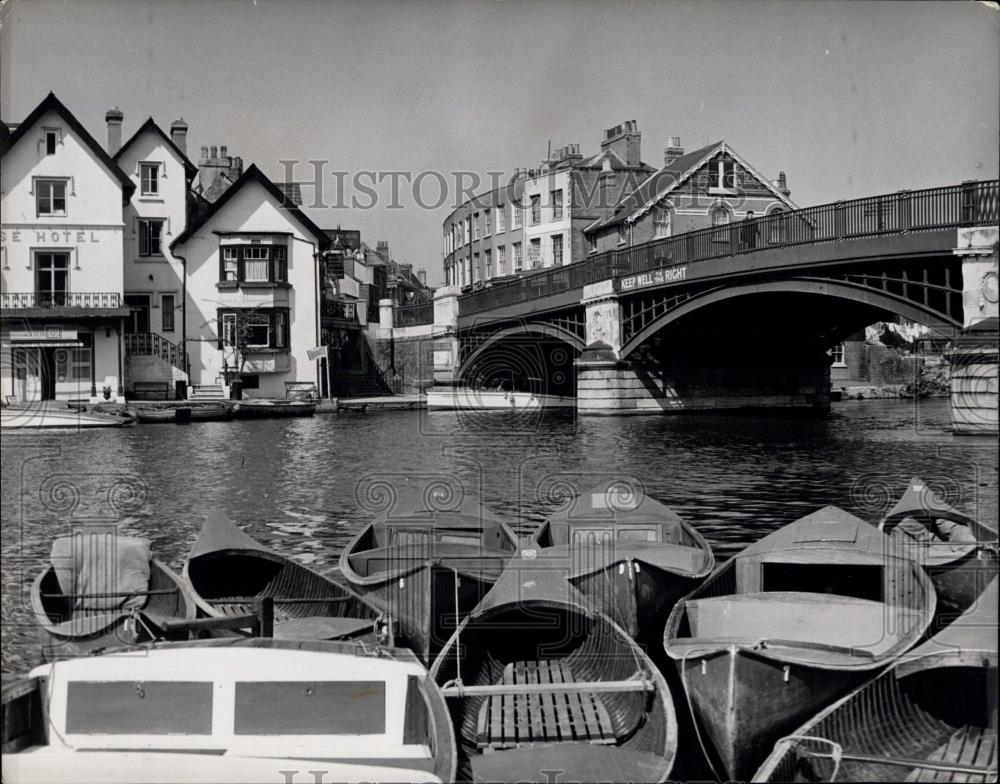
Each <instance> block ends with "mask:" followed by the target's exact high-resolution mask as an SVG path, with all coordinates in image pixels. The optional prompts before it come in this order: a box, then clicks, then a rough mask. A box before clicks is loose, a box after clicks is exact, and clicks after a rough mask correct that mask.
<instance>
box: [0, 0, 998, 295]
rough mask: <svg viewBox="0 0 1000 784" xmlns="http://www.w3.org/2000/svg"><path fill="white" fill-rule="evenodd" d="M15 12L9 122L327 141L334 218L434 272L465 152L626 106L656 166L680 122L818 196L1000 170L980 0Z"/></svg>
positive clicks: (66, 6)
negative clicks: (55, 106)
mask: <svg viewBox="0 0 1000 784" xmlns="http://www.w3.org/2000/svg"><path fill="white" fill-rule="evenodd" d="M0 25H2V27H0V117H2V118H3V120H4V121H6V122H18V121H19V120H20V119H22V118H23V117H24V116H25V115H27V114H28V112H30V111H31V109H32V108H34V106H35V105H36V104H37V103H38V102H39V101H41V100H42V98H44V97H45V95H46V94H47V93H48V92H49V91H52V92H55V93H56V95H57V96H58V97H59V98H60V99H61V100H62V101H63V103H65V104H66V105H67V106H68V107H69V108H70V109H71V110H72V111H73V112H74V113H75V114H76V115H77V117H78V118H79V119H80V120H81V121H82V122H83V123H84V125H86V127H87V128H88V129H89V130H90V131H91V133H92V134H93V135H94V136H95V138H97V139H98V140H99V141H101V142H104V141H105V140H106V136H107V134H106V130H105V125H104V113H105V111H106V110H107V109H108V108H110V107H111V106H117V107H119V108H120V109H121V110H122V111H123V112H124V113H125V124H124V129H123V136H124V138H128V136H130V135H131V133H132V132H134V131H135V130H136V129H137V128H138V127H139V125H140V124H141V123H142V122H143V121H144V120H145V119H146V118H147V117H148V116H150V115H152V116H153V117H154V118H155V119H156V120H157V121H158V122H159V123H160V124H161V126H162V127H163V128H164V129H165V130H167V129H168V128H169V125H170V123H171V121H172V120H174V119H175V118H177V117H180V116H183V118H184V119H185V120H186V121H187V122H188V124H189V126H190V131H189V135H188V152H189V155H190V157H191V158H192V160H193V161H195V162H196V163H197V157H198V154H199V151H200V148H201V146H202V145H222V144H226V145H228V148H229V152H230V154H231V155H240V156H241V157H242V158H243V159H244V163H245V164H246V165H249V163H250V162H255V163H256V164H257V165H258V166H259V167H260V168H261V169H262V170H263V171H264V172H265V173H266V174H268V175H269V176H271V177H272V178H274V179H278V180H280V179H283V178H284V172H285V168H284V167H283V166H282V165H281V164H280V163H279V161H282V160H298V161H303V162H305V161H309V160H321V161H326V162H328V163H326V164H324V168H323V170H324V172H327V175H326V178H325V179H324V185H325V187H324V199H325V201H326V202H327V206H325V207H322V208H312V209H310V210H308V212H309V214H310V216H311V217H312V218H314V219H315V220H316V221H317V223H319V225H320V226H322V227H324V228H326V227H329V228H332V227H334V226H337V225H342V226H343V227H344V228H356V229H360V230H361V231H362V236H363V239H365V241H367V242H368V243H369V244H370V245H373V246H374V244H375V242H376V241H377V240H382V239H384V240H387V241H388V242H389V244H390V248H391V250H392V254H393V256H394V257H395V258H396V259H397V260H398V261H403V262H410V263H412V264H413V265H414V267H415V268H425V269H427V271H428V278H429V282H431V283H440V282H441V280H442V271H441V222H442V220H443V219H444V218H445V217H446V216H447V214H448V213H449V212H450V211H451V209H453V208H454V206H456V204H455V201H456V198H458V196H457V188H456V187H455V185H456V176H455V175H454V174H453V173H454V172H462V171H468V172H475V173H478V175H479V176H480V177H482V178H483V182H484V186H483V188H482V189H483V190H485V189H486V187H487V185H486V184H485V183H486V182H487V181H488V175H487V173H488V172H491V171H496V172H504V173H505V176H509V175H510V174H511V173H512V172H513V171H514V169H516V168H518V167H520V168H530V167H537V166H538V164H539V162H540V161H541V160H543V159H544V158H545V157H546V154H547V150H548V148H549V145H550V144H551V146H552V148H553V149H555V148H557V147H561V146H563V145H564V144H567V143H578V144H580V145H581V152H582V153H583V154H584V155H587V154H591V153H595V152H598V151H599V149H600V147H599V144H600V139H601V138H602V135H603V130H604V129H605V128H609V127H611V126H613V125H617V124H618V123H620V122H623V121H624V120H632V119H634V120H636V121H637V123H638V126H639V130H640V131H641V132H642V158H643V160H645V161H647V162H649V163H651V164H653V165H654V166H659V165H660V164H661V163H662V160H663V148H664V146H665V144H666V137H668V136H680V138H681V144H682V146H683V147H685V148H686V149H687V150H693V149H695V148H697V147H700V146H703V145H704V144H707V143H710V142H714V141H717V140H719V139H725V140H726V141H727V142H729V143H730V145H731V146H732V147H733V148H734V149H735V150H737V151H738V152H739V153H740V154H741V155H743V157H744V158H746V159H747V160H748V161H749V162H750V163H751V164H752V165H753V166H754V167H755V168H756V169H757V170H758V171H759V172H761V173H762V174H764V175H765V176H767V177H769V178H776V177H777V175H778V172H779V170H783V171H785V172H786V173H787V177H788V185H789V187H790V188H791V190H792V199H793V200H794V201H795V202H796V203H797V204H799V205H800V206H810V205H814V204H822V203H826V202H830V201H836V200H838V199H850V198H856V197H860V196H866V195H873V194H877V193H887V192H891V191H895V190H899V189H902V188H908V189H918V188H925V187H934V186H938V185H947V184H953V183H958V182H960V181H962V180H967V179H987V178H995V177H997V176H998V137H1000V128H998V117H1000V51H998V50H1000V35H998V33H1000V13H998V11H997V8H996V5H995V4H992V5H991V4H986V3H981V2H973V0H958V2H943V3H932V2H926V3H924V2H871V3H863V2H833V1H832V0H829V1H828V0H813V2H804V1H803V2H800V1H798V0H740V1H737V0H728V1H726V2H722V1H719V2H716V1H715V0H706V1H704V2H682V1H681V0H660V1H659V2H644V1H642V0H636V1H634V2H627V1H626V0H607V1H603V2H589V0H539V1H538V2H528V1H527V0H524V1H522V0H426V1H425V0H411V1H409V2H396V1H394V0H374V1H373V2H306V1H305V0H287V1H286V2H270V1H267V0H256V2H254V1H253V0H211V2H193V1H189V0H158V1H155V2H150V1H148V0H71V1H66V2H64V1H62V0H59V1H56V0H2V7H0ZM313 171H314V170H313V168H312V166H310V165H309V164H307V163H303V164H302V165H301V166H297V167H296V168H295V170H294V176H295V179H299V180H310V179H311V178H312V175H313ZM338 171H339V172H347V174H346V175H344V182H345V185H344V189H343V198H342V199H339V202H340V204H341V205H344V204H345V203H346V205H347V206H331V205H333V204H336V203H337V201H338V199H336V198H335V197H336V196H337V192H336V188H335V183H336V179H335V176H334V175H333V174H332V172H338ZM361 172H411V177H416V176H417V175H419V174H420V173H421V172H431V173H433V172H438V173H440V174H441V175H442V176H443V181H444V182H446V183H448V185H447V193H446V194H445V199H444V200H443V203H441V202H442V198H441V195H440V193H441V188H440V183H441V182H442V179H441V178H439V177H438V176H437V175H434V174H427V175H424V176H423V177H422V179H421V180H420V181H421V182H422V183H423V188H424V189H423V191H422V193H423V201H424V202H425V203H426V202H430V203H431V206H434V204H435V203H440V206H437V207H436V209H432V208H430V207H429V206H426V204H425V205H420V204H418V203H417V201H418V200H416V199H414V198H413V196H412V188H411V186H408V185H406V184H405V181H403V180H399V179H397V182H399V183H401V185H400V190H399V195H398V197H397V198H396V199H393V198H392V188H391V183H392V179H391V178H390V179H385V180H383V182H382V184H381V185H375V186H374V187H373V190H374V191H375V192H376V194H377V195H376V198H375V199H374V200H375V201H376V204H375V205H374V206H371V207H370V208H363V207H368V204H369V203H370V202H371V201H372V200H373V199H372V198H370V197H369V196H368V195H367V194H366V193H364V192H363V191H361V190H360V189H357V188H354V187H353V185H352V183H353V182H354V181H355V178H359V179H360V182H361V183H362V184H365V185H367V184H368V183H369V177H368V175H363V174H359V173H361ZM391 176H394V175H390V177H391ZM468 183H469V178H467V177H466V178H463V184H468ZM305 196H306V198H307V199H309V200H310V201H311V189H307V190H306V193H305ZM352 197H354V198H356V199H357V200H358V202H360V206H358V207H356V208H352V207H350V206H349V205H350V201H351V199H352Z"/></svg>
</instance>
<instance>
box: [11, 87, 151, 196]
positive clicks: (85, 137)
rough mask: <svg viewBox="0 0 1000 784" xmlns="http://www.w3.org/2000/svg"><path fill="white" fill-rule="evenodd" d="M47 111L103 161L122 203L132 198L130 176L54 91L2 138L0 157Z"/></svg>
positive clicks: (132, 183)
mask: <svg viewBox="0 0 1000 784" xmlns="http://www.w3.org/2000/svg"><path fill="white" fill-rule="evenodd" d="M48 112H55V113H56V114H58V115H59V116H60V117H62V119H63V121H64V122H65V123H66V124H67V125H68V126H69V127H70V128H72V129H73V132H74V133H75V134H76V135H77V136H78V137H80V141H82V142H83V143H84V144H85V145H86V146H87V148H88V149H89V150H90V151H91V152H92V153H93V154H94V157H95V158H97V159H98V160H99V161H100V162H101V163H103V164H104V166H105V167H106V168H107V170H108V171H109V172H110V173H111V175H112V176H113V177H115V178H116V179H117V180H118V181H119V182H120V183H121V184H122V204H128V202H129V199H131V198H132V194H133V193H134V192H135V183H134V182H132V178H131V177H129V176H128V175H127V174H126V173H125V172H123V171H122V170H121V167H119V166H118V164H117V163H115V161H114V159H113V158H112V157H111V156H110V155H108V153H107V152H106V151H105V150H104V148H103V147H101V145H100V144H98V143H97V140H96V139H94V137H93V136H91V135H90V133H89V132H88V131H87V129H86V128H84V127H83V125H82V124H81V122H80V121H79V120H78V119H76V116H75V115H74V114H73V112H71V111H70V110H69V109H67V108H66V107H65V106H64V105H63V102H62V101H60V100H59V99H58V98H56V96H55V93H49V94H48V95H46V96H45V98H44V99H43V100H42V102H41V103H40V104H38V106H36V107H35V108H34V109H33V110H32V111H31V113H30V114H29V115H28V116H27V117H25V118H24V121H23V122H22V123H21V124H20V125H18V126H17V128H16V129H15V130H13V131H11V133H10V135H9V136H8V137H7V138H6V139H3V140H2V144H0V158H2V157H3V156H4V155H6V154H7V151H8V150H11V149H13V148H14V145H15V144H17V143H18V142H19V141H20V140H21V139H22V138H23V137H24V136H26V135H27V134H28V132H29V131H30V130H31V129H32V128H34V126H35V124H36V123H37V122H38V121H39V120H40V119H41V118H42V117H44V116H45V115H46V114H47V113H48Z"/></svg>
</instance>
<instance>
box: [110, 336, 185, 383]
mask: <svg viewBox="0 0 1000 784" xmlns="http://www.w3.org/2000/svg"><path fill="white" fill-rule="evenodd" d="M125 353H126V354H127V355H128V356H130V357H159V358H160V359H162V360H163V361H164V362H168V363H169V364H171V365H173V366H174V367H175V368H177V369H178V370H183V371H184V372H185V373H186V372H187V360H188V357H187V354H186V352H184V351H183V350H182V349H181V347H180V346H179V345H178V344H176V343H171V342H170V341H169V340H167V339H166V338H165V337H163V336H162V335H159V334H157V333H155V332H126V333H125Z"/></svg>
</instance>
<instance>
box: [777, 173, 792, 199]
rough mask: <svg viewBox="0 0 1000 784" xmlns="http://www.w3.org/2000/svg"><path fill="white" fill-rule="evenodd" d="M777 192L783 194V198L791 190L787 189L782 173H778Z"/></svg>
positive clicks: (786, 181)
mask: <svg viewBox="0 0 1000 784" xmlns="http://www.w3.org/2000/svg"><path fill="white" fill-rule="evenodd" d="M778 190H779V191H781V192H782V193H783V194H785V196H787V195H788V194H790V193H791V190H789V188H788V180H787V179H786V178H785V173H784V172H783V171H780V172H778Z"/></svg>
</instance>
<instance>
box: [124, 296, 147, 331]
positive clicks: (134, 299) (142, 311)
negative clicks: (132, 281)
mask: <svg viewBox="0 0 1000 784" xmlns="http://www.w3.org/2000/svg"><path fill="white" fill-rule="evenodd" d="M125 307H127V308H128V309H129V311H130V314H129V318H128V320H127V321H126V322H125V332H126V333H140V334H142V333H148V332H149V295H148V294H126V295H125Z"/></svg>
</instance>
